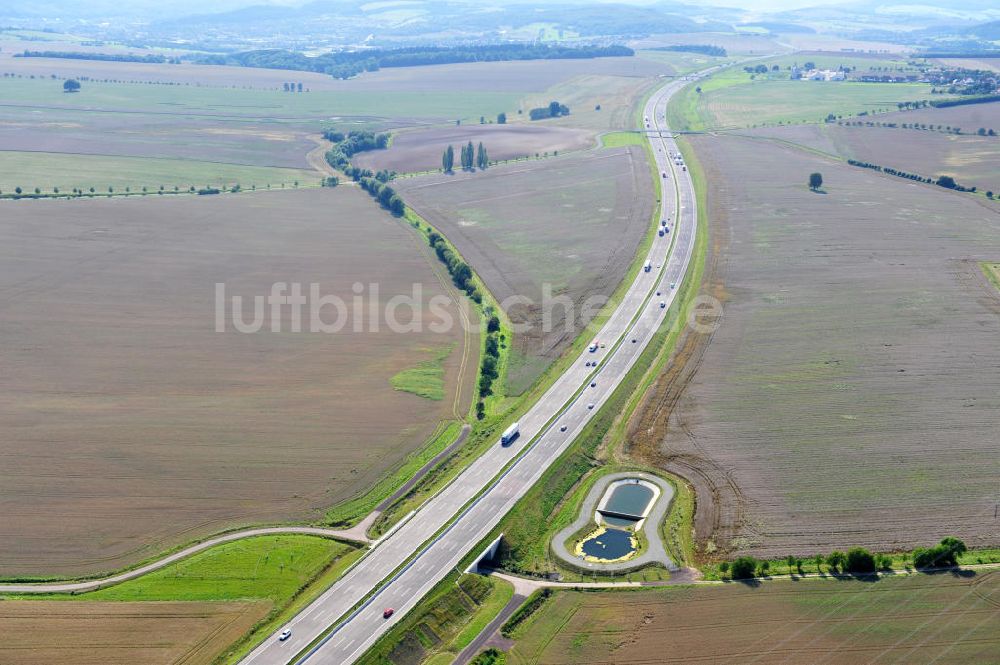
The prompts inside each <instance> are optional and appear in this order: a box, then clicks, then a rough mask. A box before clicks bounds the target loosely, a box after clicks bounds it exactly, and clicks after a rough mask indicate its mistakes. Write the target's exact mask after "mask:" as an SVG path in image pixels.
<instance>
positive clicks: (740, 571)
mask: <svg viewBox="0 0 1000 665" xmlns="http://www.w3.org/2000/svg"><path fill="white" fill-rule="evenodd" d="M729 569H730V574H731V577H732V578H733V579H734V580H745V579H749V578H751V577H753V576H754V572H756V570H757V560H756V559H754V558H753V557H752V556H741V557H737V559H736V560H735V561H733V564H732V565H731V566H730V567H729Z"/></svg>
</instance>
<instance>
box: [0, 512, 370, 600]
mask: <svg viewBox="0 0 1000 665" xmlns="http://www.w3.org/2000/svg"><path fill="white" fill-rule="evenodd" d="M376 517H378V513H372V515H370V516H369V518H366V519H365V522H364V523H363V524H364V527H363V528H359V527H362V525H361V524H359V525H356V526H354V527H352V528H351V529H326V528H323V527H314V526H273V527H259V528H255V529H244V530H242V531H231V532H230V533H224V534H222V535H221V536H215V537H214V538H208V539H206V540H203V541H201V542H200V543H195V544H194V545H190V546H189V547H185V548H184V549H182V550H178V551H176V552H174V553H173V554H170V555H168V556H165V557H163V558H162V559H157V560H156V561H153V562H151V563H147V564H146V565H144V566H139V567H138V568H133V569H132V570H126V571H125V572H123V573H118V574H117V575H111V576H110V577H101V578H97V579H93V580H84V581H82V582H51V583H36V582H30V583H22V584H0V593H82V592H84V591H97V590H98V589H103V588H104V587H107V586H111V585H113V584H120V583H121V582H127V581H128V580H132V579H135V578H137V577H142V576H143V575H146V574H148V573H152V572H154V571H156V570H159V569H160V568H163V567H165V566H169V565H170V564H172V563H174V562H175V561H180V560H181V559H186V558H187V557H189V556H192V555H194V554H197V553H198V552H202V551H204V550H207V549H209V548H210V547H215V546H216V545H222V544H223V543H230V542H232V541H234V540H242V539H244V538H253V537H254V536H273V535H288V534H304V535H309V536H323V537H325V538H334V539H336V540H347V541H351V542H355V543H359V544H367V543H369V542H370V541H369V539H368V538H367V537H366V536H365V530H366V529H367V528H368V527H369V526H371V522H373V521H374V519H375V518H376Z"/></svg>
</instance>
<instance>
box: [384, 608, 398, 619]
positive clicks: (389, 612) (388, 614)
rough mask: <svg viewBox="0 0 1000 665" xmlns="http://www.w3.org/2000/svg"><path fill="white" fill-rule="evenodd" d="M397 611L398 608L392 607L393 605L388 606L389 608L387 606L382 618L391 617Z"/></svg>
mask: <svg viewBox="0 0 1000 665" xmlns="http://www.w3.org/2000/svg"><path fill="white" fill-rule="evenodd" d="M395 613H396V610H394V609H392V608H391V607H387V608H385V611H384V612H382V618H383V619H388V618H389V617H391V616H392V615H393V614H395Z"/></svg>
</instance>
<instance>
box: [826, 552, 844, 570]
mask: <svg viewBox="0 0 1000 665" xmlns="http://www.w3.org/2000/svg"><path fill="white" fill-rule="evenodd" d="M826 563H827V565H828V566H830V570H831V571H832V572H834V573H837V572H840V568H841V567H842V566H843V565H844V564H845V563H847V555H846V554H844V553H843V552H840V551H834V552H830V554H828V555H827V557H826Z"/></svg>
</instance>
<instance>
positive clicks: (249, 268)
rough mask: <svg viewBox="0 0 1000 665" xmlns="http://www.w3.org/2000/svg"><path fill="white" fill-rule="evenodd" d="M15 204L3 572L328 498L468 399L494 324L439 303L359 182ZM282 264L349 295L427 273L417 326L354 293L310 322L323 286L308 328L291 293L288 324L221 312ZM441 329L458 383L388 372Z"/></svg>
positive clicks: (399, 234) (290, 277)
mask: <svg viewBox="0 0 1000 665" xmlns="http://www.w3.org/2000/svg"><path fill="white" fill-rule="evenodd" d="M5 208H6V210H7V212H5V215H4V222H5V223H4V224H3V225H2V226H0V238H2V241H0V246H2V247H3V249H2V250H0V256H2V260H0V265H2V266H3V268H2V269H0V293H2V294H3V299H4V303H5V304H4V317H3V320H2V322H0V336H2V337H3V338H4V339H5V340H6V343H5V344H4V346H3V349H2V351H0V364H2V365H3V366H4V367H5V371H4V372H3V374H2V376H0V423H2V425H0V505H2V506H3V510H4V514H5V519H4V521H3V524H2V526H0V562H2V567H0V575H2V576H6V577H12V576H32V575H35V576H37V575H44V576H51V575H83V574H90V573H97V572H101V571H107V570H112V569H116V568H119V567H122V566H124V565H128V564H131V563H135V562H138V561H139V560H141V559H143V558H146V557H148V556H151V555H154V554H157V553H159V552H161V551H162V550H164V549H167V548H169V547H171V546H174V545H177V544H180V543H183V542H187V541H190V540H192V539H194V538H197V537H200V536H204V535H206V534H209V533H213V532H217V531H220V530H222V529H225V528H229V527H236V526H241V525H246V524H252V523H265V522H275V521H289V520H310V519H316V518H318V517H319V516H321V515H322V511H323V509H324V508H327V507H329V506H331V505H333V504H335V503H337V502H339V501H342V500H345V499H347V498H350V497H353V496H355V495H356V494H358V493H359V492H361V491H364V490H365V489H366V488H368V487H370V486H371V485H372V484H373V483H374V482H375V481H376V480H377V479H378V478H380V477H381V476H382V475H383V474H384V473H386V472H387V471H389V470H391V469H393V468H394V467H396V466H397V465H399V464H400V463H402V461H403V460H404V459H405V458H406V457H407V456H408V455H409V454H411V453H412V452H413V451H414V450H415V449H416V448H418V447H419V446H420V445H421V443H422V442H424V441H425V440H426V439H427V437H429V436H430V435H431V433H432V432H434V431H435V430H436V429H437V428H438V426H439V423H440V422H441V421H442V420H454V419H455V418H456V417H458V416H460V415H464V414H465V413H466V412H467V410H468V408H469V404H470V399H471V395H470V389H471V387H472V384H473V382H474V377H475V371H476V365H477V360H476V353H477V348H478V345H477V344H475V342H474V340H473V341H472V344H471V345H470V346H468V347H467V346H466V339H465V334H464V331H463V330H462V326H461V325H460V324H459V321H460V313H459V311H458V309H457V307H456V305H455V303H454V301H449V300H446V301H445V303H439V304H438V306H437V307H438V309H437V310H433V311H434V312H436V311H443V312H446V313H447V314H448V315H449V316H451V317H452V320H453V321H454V325H452V326H450V327H447V326H446V329H445V330H444V331H442V332H434V330H432V329H431V328H430V326H429V324H430V323H431V322H432V321H433V319H432V317H431V316H430V314H428V313H427V312H428V308H427V304H428V302H429V301H430V299H431V298H432V297H434V296H444V295H448V294H452V293H453V289H452V288H451V287H450V284H449V283H448V282H447V281H446V279H445V277H444V276H442V274H441V272H440V271H441V267H440V266H439V264H438V263H437V261H436V259H435V258H434V257H433V256H432V255H430V253H429V251H428V250H426V248H424V246H423V243H421V242H420V241H419V239H418V238H417V237H416V235H415V234H413V232H412V231H410V230H409V229H408V228H406V227H405V225H403V224H401V223H400V222H399V221H397V220H395V219H392V218H391V217H389V216H388V215H387V214H386V213H384V212H382V211H381V210H379V209H378V208H377V207H376V206H374V205H372V203H371V200H370V199H369V198H368V197H367V196H366V195H365V194H364V193H363V192H361V191H360V190H359V189H357V188H353V187H347V186H343V187H339V188H336V189H319V188H316V189H311V190H300V191H284V192H257V193H253V194H250V193H247V194H239V195H222V196H217V197H176V198H173V197H170V198H163V199H160V198H159V197H155V198H149V197H146V198H128V199H105V200H75V201H56V200H50V201H19V202H7V203H6V204H5ZM276 282H283V283H288V284H291V283H296V282H298V283H302V284H303V287H302V288H303V291H304V293H305V294H309V290H310V284H312V283H316V284H318V287H317V288H318V290H319V294H320V295H322V296H339V297H340V298H341V299H342V300H343V301H344V302H345V303H352V302H353V300H352V299H353V298H354V295H355V292H354V291H353V290H352V285H353V284H355V282H357V283H359V284H361V285H362V287H363V289H362V290H363V294H362V295H366V296H368V295H370V296H371V298H372V300H374V301H375V302H377V303H378V304H379V305H384V304H385V303H386V302H387V300H388V299H390V298H391V297H394V296H397V295H409V294H411V293H412V292H413V288H414V285H418V286H419V287H420V288H421V289H422V293H421V294H417V296H416V301H417V302H418V303H422V309H423V314H421V315H419V316H420V317H421V318H420V320H421V321H422V322H423V325H421V326H420V328H421V330H420V331H419V332H408V333H406V334H405V335H403V334H399V333H396V332H393V331H392V329H390V328H389V326H388V325H387V322H385V321H381V323H380V325H379V327H378V329H377V331H376V330H374V329H373V328H372V327H371V326H367V325H359V321H358V320H355V317H354V316H352V315H351V314H350V310H349V311H348V313H347V315H346V319H345V318H341V320H342V321H344V322H345V325H344V327H343V328H342V329H341V330H340V332H338V333H336V334H327V333H322V332H316V333H310V332H308V331H309V330H310V320H311V314H310V309H309V306H308V305H307V306H306V307H305V308H304V312H303V319H302V321H303V322H302V326H303V328H302V329H303V331H304V332H301V333H293V332H291V331H292V330H293V320H292V315H291V311H290V310H291V308H290V307H283V308H281V311H280V313H279V314H280V316H279V318H278V321H277V322H278V331H276V332H272V328H271V324H270V323H267V324H264V326H263V327H262V329H261V330H260V331H259V332H256V333H246V334H244V333H240V332H237V331H236V329H235V325H234V321H233V319H232V317H231V316H228V315H227V316H223V323H222V327H223V328H224V330H225V332H223V333H218V332H215V330H216V327H217V326H218V325H219V324H218V323H217V321H216V316H217V314H216V310H215V299H216V295H215V290H216V288H217V287H216V284H219V283H222V284H224V285H225V289H226V297H227V298H230V297H232V296H241V297H243V298H244V304H243V308H242V309H243V314H242V317H241V318H242V320H243V321H245V322H246V323H248V324H249V323H251V322H252V321H253V318H254V316H253V312H252V309H253V308H252V306H251V303H252V301H253V299H254V298H255V297H264V296H266V295H268V294H269V293H271V290H272V285H273V284H274V283H276ZM373 283H375V284H377V286H378V289H379V292H378V294H377V295H376V294H374V292H373V291H372V287H371V286H370V284H373ZM285 292H286V293H287V292H288V291H287V290H286V291H285ZM307 297H309V296H307ZM449 297H450V296H449ZM366 302H367V301H366ZM396 313H397V319H398V321H399V322H400V323H403V324H405V323H407V322H408V321H410V320H411V317H410V315H409V310H408V309H407V308H406V307H405V306H404V307H403V308H401V309H398V310H397V312H396ZM322 316H323V319H324V321H325V322H326V323H328V324H330V323H332V322H333V321H335V319H336V318H337V315H336V314H335V313H334V308H333V307H332V306H327V307H326V309H325V310H324V311H323V312H322ZM435 316H436V315H435ZM266 318H267V320H268V321H269V322H270V315H268V316H267V317H266ZM355 326H358V327H357V328H356V327H355ZM442 348H445V349H451V351H450V353H449V354H448V356H447V357H446V358H443V359H439V360H438V362H440V363H441V367H442V368H443V375H442V376H441V380H442V381H443V385H444V391H443V392H444V399H441V400H437V401H436V400H431V399H426V398H424V397H420V396H418V395H415V394H412V393H409V392H406V391H402V390H396V389H395V388H394V386H393V384H392V378H393V377H394V376H396V375H397V374H399V373H400V372H403V371H404V370H407V369H410V368H414V367H419V366H421V364H422V363H425V362H427V361H430V360H435V359H438V358H439V356H440V353H441V351H440V350H441V349H442ZM153 515H155V519H152V518H151V516H153Z"/></svg>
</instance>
